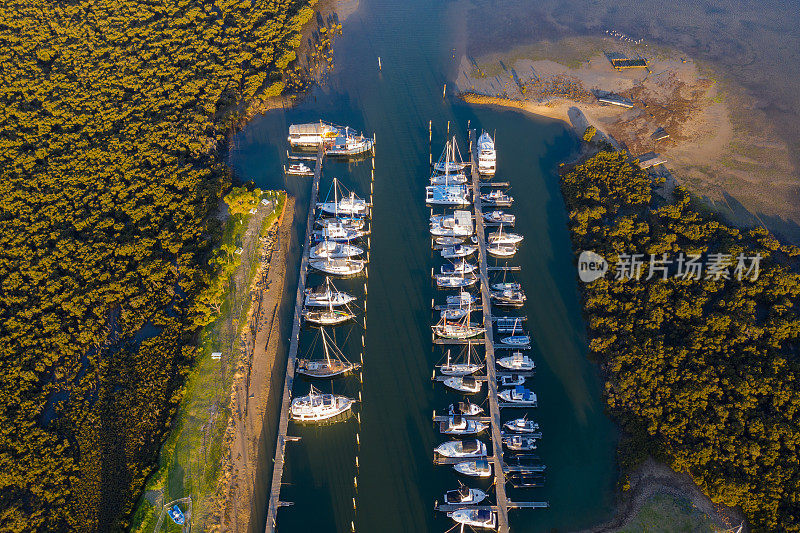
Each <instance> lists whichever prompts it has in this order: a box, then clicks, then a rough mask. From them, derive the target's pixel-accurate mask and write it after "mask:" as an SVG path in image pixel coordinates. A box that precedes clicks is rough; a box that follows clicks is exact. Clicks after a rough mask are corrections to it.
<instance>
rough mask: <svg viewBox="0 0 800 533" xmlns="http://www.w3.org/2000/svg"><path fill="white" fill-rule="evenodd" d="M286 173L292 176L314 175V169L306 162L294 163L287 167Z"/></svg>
mask: <svg viewBox="0 0 800 533" xmlns="http://www.w3.org/2000/svg"><path fill="white" fill-rule="evenodd" d="M286 173H287V174H290V175H292V176H313V175H314V171H313V170H311V168H310V167H309V166H308V165H306V164H305V163H292V164H290V165H289V168H287V169H286Z"/></svg>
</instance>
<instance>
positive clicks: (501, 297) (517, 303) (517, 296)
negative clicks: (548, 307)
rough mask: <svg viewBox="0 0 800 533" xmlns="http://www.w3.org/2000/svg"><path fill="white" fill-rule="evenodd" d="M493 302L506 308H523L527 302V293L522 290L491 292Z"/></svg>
mask: <svg viewBox="0 0 800 533" xmlns="http://www.w3.org/2000/svg"><path fill="white" fill-rule="evenodd" d="M490 296H491V298H492V301H493V302H494V303H495V304H497V305H502V306H505V307H522V305H523V304H524V303H525V300H527V297H526V296H525V293H524V292H522V291H520V290H509V289H506V290H504V291H491V293H490Z"/></svg>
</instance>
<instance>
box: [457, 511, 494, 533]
mask: <svg viewBox="0 0 800 533" xmlns="http://www.w3.org/2000/svg"><path fill="white" fill-rule="evenodd" d="M447 516H449V517H450V518H452V519H453V520H454V521H455V522H457V523H459V524H462V527H463V526H470V527H477V528H481V529H497V513H495V512H494V511H492V510H491V509H469V508H466V509H457V510H455V511H453V512H451V513H447Z"/></svg>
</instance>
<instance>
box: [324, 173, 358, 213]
mask: <svg viewBox="0 0 800 533" xmlns="http://www.w3.org/2000/svg"><path fill="white" fill-rule="evenodd" d="M339 196H340V195H339V180H338V179H336V178H333V202H320V203H318V204H317V209H320V210H321V211H322V212H324V213H328V214H329V215H333V216H336V217H338V216H341V215H343V216H366V215H367V214H368V213H369V206H368V205H367V202H366V201H365V200H362V199H361V198H358V197H357V196H356V195H355V193H354V192H350V194H349V195H348V196H343V197H341V198H340V197H339Z"/></svg>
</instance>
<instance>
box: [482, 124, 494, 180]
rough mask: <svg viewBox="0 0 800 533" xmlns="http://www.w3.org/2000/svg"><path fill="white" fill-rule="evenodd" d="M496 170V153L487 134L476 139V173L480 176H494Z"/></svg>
mask: <svg viewBox="0 0 800 533" xmlns="http://www.w3.org/2000/svg"><path fill="white" fill-rule="evenodd" d="M496 170H497V151H496V150H495V148H494V139H492V137H491V136H490V135H489V134H488V133H487V132H485V131H484V132H483V133H481V136H480V137H478V172H479V173H480V174H481V175H482V176H494V173H495V171H496Z"/></svg>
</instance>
